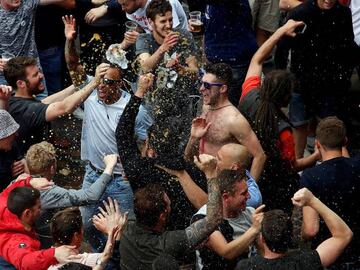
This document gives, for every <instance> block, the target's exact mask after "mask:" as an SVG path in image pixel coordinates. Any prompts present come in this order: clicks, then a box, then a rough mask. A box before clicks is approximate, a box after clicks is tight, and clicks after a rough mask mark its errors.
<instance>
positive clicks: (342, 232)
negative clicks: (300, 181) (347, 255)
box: [292, 188, 353, 267]
mask: <svg viewBox="0 0 360 270" xmlns="http://www.w3.org/2000/svg"><path fill="white" fill-rule="evenodd" d="M292 201H293V203H294V205H296V206H300V207H301V206H309V207H311V208H313V209H314V210H315V211H316V212H317V213H318V214H319V215H320V216H321V218H322V219H323V220H324V221H325V224H326V226H327V228H328V229H329V231H330V233H331V237H330V238H328V239H326V240H325V241H324V242H322V243H321V244H320V245H319V246H318V247H317V248H316V251H317V252H318V254H319V256H320V260H321V263H322V265H323V266H324V267H328V266H330V265H331V264H332V263H333V262H335V261H336V259H337V258H338V257H339V256H340V255H341V253H342V252H343V251H344V249H345V248H346V246H347V245H348V244H349V243H350V241H351V239H352V236H353V233H352V231H351V230H350V228H349V227H348V225H347V224H346V223H345V222H344V221H343V220H342V219H341V218H340V217H339V216H338V215H337V214H336V213H335V212H333V211H332V210H331V209H330V208H329V207H327V206H326V205H325V204H323V203H322V202H321V201H320V200H319V199H318V198H316V197H315V196H314V195H313V194H312V193H311V192H310V191H309V190H308V189H307V188H302V189H300V190H299V191H297V192H296V193H295V194H294V197H293V198H292Z"/></svg>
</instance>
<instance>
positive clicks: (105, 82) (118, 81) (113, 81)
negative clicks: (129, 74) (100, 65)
mask: <svg viewBox="0 0 360 270" xmlns="http://www.w3.org/2000/svg"><path fill="white" fill-rule="evenodd" d="M120 82H122V81H121V80H111V79H107V78H103V79H102V83H103V84H106V85H113V84H115V83H120Z"/></svg>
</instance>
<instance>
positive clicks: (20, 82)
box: [16, 80, 26, 88]
mask: <svg viewBox="0 0 360 270" xmlns="http://www.w3.org/2000/svg"><path fill="white" fill-rule="evenodd" d="M16 87H17V88H25V87H26V82H25V81H23V80H17V81H16Z"/></svg>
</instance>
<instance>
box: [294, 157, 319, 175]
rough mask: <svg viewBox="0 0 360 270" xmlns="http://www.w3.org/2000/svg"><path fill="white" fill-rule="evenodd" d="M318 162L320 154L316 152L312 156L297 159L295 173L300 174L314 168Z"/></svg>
mask: <svg viewBox="0 0 360 270" xmlns="http://www.w3.org/2000/svg"><path fill="white" fill-rule="evenodd" d="M316 161H318V154H317V153H316V152H315V153H313V154H311V155H310V156H307V157H304V158H299V159H296V160H295V162H294V164H293V168H294V169H295V171H297V172H300V171H302V170H304V169H306V168H309V167H312V166H314V165H315V164H316Z"/></svg>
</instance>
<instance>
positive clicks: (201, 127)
mask: <svg viewBox="0 0 360 270" xmlns="http://www.w3.org/2000/svg"><path fill="white" fill-rule="evenodd" d="M205 71H206V73H205V75H204V77H203V79H202V83H201V87H200V93H201V94H202V96H203V103H204V108H203V113H202V116H201V117H199V118H196V119H194V120H193V126H192V128H193V129H195V130H194V131H195V132H192V135H191V136H190V139H189V141H188V145H187V146H186V149H185V158H186V159H188V160H192V158H193V156H194V155H198V154H199V153H201V154H209V155H212V156H216V154H217V152H218V151H219V149H220V148H221V147H222V146H223V145H225V144H228V143H239V144H242V145H244V146H245V147H246V148H247V149H248V151H249V152H250V154H251V155H252V156H253V157H254V159H253V162H252V165H251V170H250V173H251V175H252V176H253V177H254V179H256V180H258V179H259V177H260V175H261V172H262V169H263V166H264V163H265V160H266V156H265V153H264V151H263V149H262V147H261V145H260V143H259V141H258V139H257V137H256V134H255V133H254V131H253V130H252V129H251V127H250V125H249V123H248V121H247V120H246V119H245V117H244V116H242V115H241V113H240V112H239V111H238V110H237V109H236V108H235V107H234V106H233V105H232V104H231V103H230V101H229V99H228V85H229V83H230V82H231V79H232V72H231V68H230V66H228V65H227V64H224V63H218V64H212V65H208V66H207V67H206V69H205Z"/></svg>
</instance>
